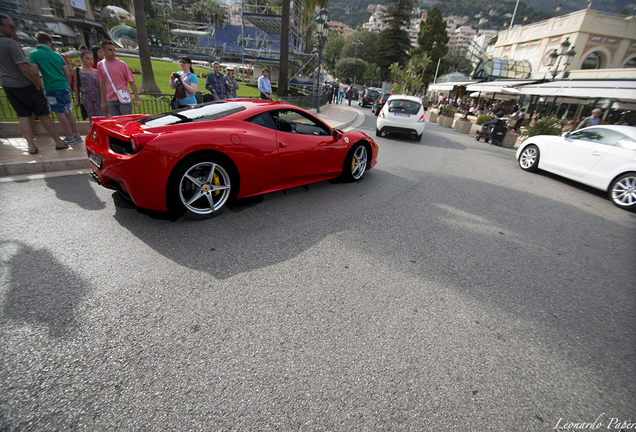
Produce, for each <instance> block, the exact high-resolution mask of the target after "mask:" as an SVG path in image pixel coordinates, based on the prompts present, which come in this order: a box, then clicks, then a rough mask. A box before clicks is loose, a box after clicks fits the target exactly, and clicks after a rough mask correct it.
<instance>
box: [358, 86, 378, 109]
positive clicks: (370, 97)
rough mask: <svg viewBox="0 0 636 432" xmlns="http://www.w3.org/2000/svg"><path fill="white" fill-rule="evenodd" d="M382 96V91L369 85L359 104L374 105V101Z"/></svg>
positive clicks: (363, 105)
mask: <svg viewBox="0 0 636 432" xmlns="http://www.w3.org/2000/svg"><path fill="white" fill-rule="evenodd" d="M378 96H380V92H379V91H378V90H376V89H375V88H372V87H369V88H368V89H366V90H365V91H364V94H363V95H362V96H361V97H360V99H359V101H358V105H360V106H361V107H365V106H371V105H373V101H375V100H376V98H377V97H378Z"/></svg>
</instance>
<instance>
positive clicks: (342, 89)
mask: <svg viewBox="0 0 636 432" xmlns="http://www.w3.org/2000/svg"><path fill="white" fill-rule="evenodd" d="M346 89H347V86H345V85H344V83H340V84H339V85H338V103H339V104H342V101H343V100H344V94H345V90H346Z"/></svg>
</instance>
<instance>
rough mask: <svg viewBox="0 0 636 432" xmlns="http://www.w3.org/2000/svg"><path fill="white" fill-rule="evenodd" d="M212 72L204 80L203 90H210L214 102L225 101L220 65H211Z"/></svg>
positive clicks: (217, 63)
mask: <svg viewBox="0 0 636 432" xmlns="http://www.w3.org/2000/svg"><path fill="white" fill-rule="evenodd" d="M212 69H213V72H212V73H211V74H208V76H207V78H206V79H205V88H206V89H208V90H210V93H212V97H213V98H214V100H222V99H225V76H224V75H223V74H222V73H221V64H220V63H219V62H218V61H217V62H214V64H212Z"/></svg>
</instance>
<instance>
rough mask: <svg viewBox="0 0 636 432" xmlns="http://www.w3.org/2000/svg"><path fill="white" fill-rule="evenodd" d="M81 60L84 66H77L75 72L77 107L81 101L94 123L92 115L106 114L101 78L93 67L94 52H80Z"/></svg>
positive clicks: (74, 89) (85, 50)
mask: <svg viewBox="0 0 636 432" xmlns="http://www.w3.org/2000/svg"><path fill="white" fill-rule="evenodd" d="M80 60H81V61H82V67H81V68H79V67H77V68H75V73H74V77H75V86H74V87H73V91H74V92H75V108H77V107H79V105H80V101H81V103H82V106H83V107H84V109H85V110H86V114H87V115H88V119H89V121H90V122H91V123H92V122H93V120H92V117H95V116H103V115H104V111H102V108H101V103H102V96H101V93H100V92H99V80H98V79H97V70H96V69H93V65H94V64H95V62H94V61H93V54H92V53H91V52H90V51H89V50H87V49H84V50H82V51H81V52H80Z"/></svg>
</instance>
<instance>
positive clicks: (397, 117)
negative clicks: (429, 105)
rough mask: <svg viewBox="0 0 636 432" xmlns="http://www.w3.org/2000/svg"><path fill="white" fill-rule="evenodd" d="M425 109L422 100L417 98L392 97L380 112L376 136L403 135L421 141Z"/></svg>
mask: <svg viewBox="0 0 636 432" xmlns="http://www.w3.org/2000/svg"><path fill="white" fill-rule="evenodd" d="M424 126H425V123H424V107H423V106H422V99H421V98H418V97H415V96H406V95H392V96H390V97H389V99H388V100H387V102H386V104H385V105H384V107H383V108H382V110H381V111H380V115H378V119H377V121H376V126H375V128H376V130H375V134H376V135H377V136H384V135H386V134H389V133H392V134H402V135H409V136H411V137H413V139H414V140H416V141H420V140H421V139H422V133H423V132H424Z"/></svg>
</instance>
